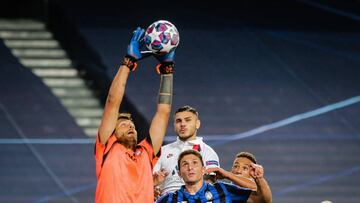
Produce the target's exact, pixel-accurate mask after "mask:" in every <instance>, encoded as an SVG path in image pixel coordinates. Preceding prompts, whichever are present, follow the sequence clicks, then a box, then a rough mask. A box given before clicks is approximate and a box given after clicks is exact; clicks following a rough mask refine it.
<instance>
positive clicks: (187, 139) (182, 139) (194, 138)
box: [179, 134, 197, 142]
mask: <svg viewBox="0 0 360 203" xmlns="http://www.w3.org/2000/svg"><path fill="white" fill-rule="evenodd" d="M196 138H197V136H196V134H194V135H192V136H190V137H186V138H181V137H179V139H180V140H181V141H183V142H187V141H193V140H196Z"/></svg>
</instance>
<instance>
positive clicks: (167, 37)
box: [144, 20, 180, 54]
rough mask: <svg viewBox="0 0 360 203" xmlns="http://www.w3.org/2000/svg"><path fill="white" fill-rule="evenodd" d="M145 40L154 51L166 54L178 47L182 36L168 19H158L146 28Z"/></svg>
mask: <svg viewBox="0 0 360 203" xmlns="http://www.w3.org/2000/svg"><path fill="white" fill-rule="evenodd" d="M144 41H145V45H146V47H147V48H148V49H149V50H150V51H152V52H153V53H155V54H166V53H169V52H171V51H173V50H175V49H176V47H177V46H178V45H179V41H180V36H179V32H178V30H177V29H176V27H175V25H173V24H172V23H170V22H169V21H166V20H158V21H156V22H154V23H153V24H151V25H150V26H149V27H148V28H147V29H146V32H145V36H144Z"/></svg>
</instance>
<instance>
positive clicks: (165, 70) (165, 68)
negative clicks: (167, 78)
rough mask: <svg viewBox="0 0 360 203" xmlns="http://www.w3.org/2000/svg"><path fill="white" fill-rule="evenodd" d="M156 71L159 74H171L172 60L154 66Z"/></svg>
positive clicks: (172, 68)
mask: <svg viewBox="0 0 360 203" xmlns="http://www.w3.org/2000/svg"><path fill="white" fill-rule="evenodd" d="M156 72H157V73H159V74H172V73H174V63H173V62H165V63H160V64H158V65H157V66H156Z"/></svg>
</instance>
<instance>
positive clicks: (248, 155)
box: [235, 152, 257, 164]
mask: <svg viewBox="0 0 360 203" xmlns="http://www.w3.org/2000/svg"><path fill="white" fill-rule="evenodd" d="M240 157H244V158H247V159H249V160H250V161H252V162H253V163H254V164H257V161H256V158H255V156H254V155H253V154H251V153H250V152H240V153H238V154H237V155H236V157H235V158H240Z"/></svg>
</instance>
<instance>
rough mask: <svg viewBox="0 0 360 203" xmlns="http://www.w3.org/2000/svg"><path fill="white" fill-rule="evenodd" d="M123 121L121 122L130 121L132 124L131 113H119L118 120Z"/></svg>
mask: <svg viewBox="0 0 360 203" xmlns="http://www.w3.org/2000/svg"><path fill="white" fill-rule="evenodd" d="M120 119H123V120H130V121H132V122H133V119H132V117H131V113H119V114H118V120H120Z"/></svg>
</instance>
